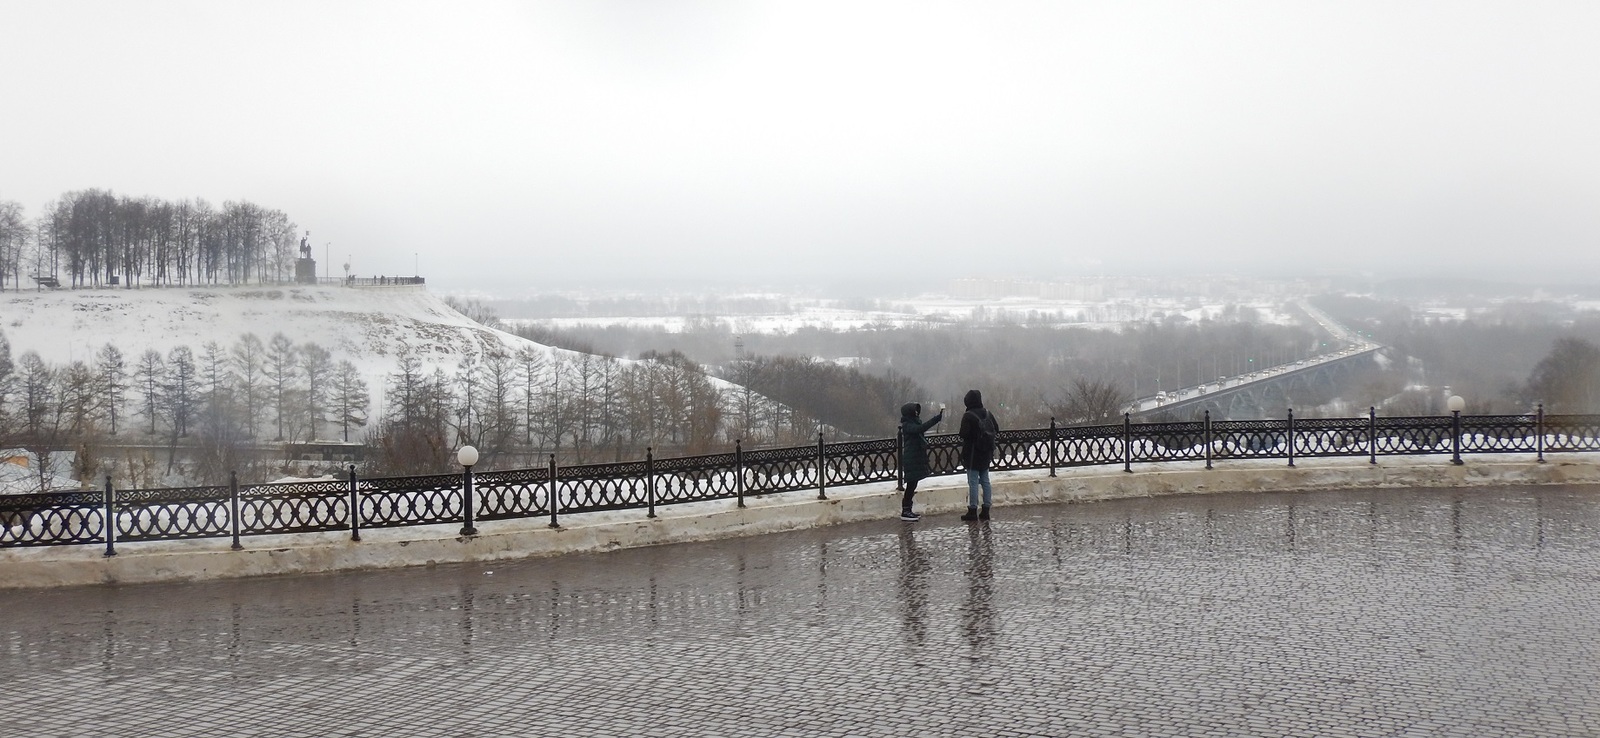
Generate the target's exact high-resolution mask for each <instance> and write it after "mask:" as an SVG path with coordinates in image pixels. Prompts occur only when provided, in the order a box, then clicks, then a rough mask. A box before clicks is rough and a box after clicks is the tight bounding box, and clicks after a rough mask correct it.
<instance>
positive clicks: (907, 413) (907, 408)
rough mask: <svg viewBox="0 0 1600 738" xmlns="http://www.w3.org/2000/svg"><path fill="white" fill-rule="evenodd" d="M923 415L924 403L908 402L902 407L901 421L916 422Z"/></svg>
mask: <svg viewBox="0 0 1600 738" xmlns="http://www.w3.org/2000/svg"><path fill="white" fill-rule="evenodd" d="M921 414H922V403H920V402H908V403H906V404H904V405H901V406H900V419H901V420H916V419H917V416H918V415H921Z"/></svg>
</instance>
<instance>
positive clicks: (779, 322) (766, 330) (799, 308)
mask: <svg viewBox="0 0 1600 738" xmlns="http://www.w3.org/2000/svg"><path fill="white" fill-rule="evenodd" d="M791 304H793V305H794V309H793V310H791V311H789V312H786V313H774V314H763V315H729V316H715V315H712V316H708V315H695V316H682V315H676V316H673V315H656V316H652V315H635V316H624V317H610V316H606V317H599V316H596V317H576V318H521V319H508V320H506V321H505V322H507V323H509V324H538V325H548V326H551V327H554V328H576V327H606V326H623V327H628V328H639V329H658V330H664V331H667V332H669V333H678V332H682V331H684V330H688V329H692V328H700V327H706V326H707V325H708V324H715V325H719V326H721V327H726V328H727V329H729V330H731V331H733V332H735V333H741V334H758V333H761V334H778V335H781V334H787V333H794V332H796V331H799V330H802V329H816V330H834V331H848V330H855V329H860V328H867V327H894V328H904V327H919V326H920V327H934V326H941V325H950V324H953V323H958V322H963V321H995V320H1006V321H1013V322H1019V323H1020V322H1042V323H1048V324H1051V325H1058V326H1079V327H1092V328H1106V329H1115V328H1118V327H1121V326H1123V325H1126V324H1128V323H1138V322H1146V321H1151V320H1162V319H1165V318H1167V317H1168V316H1171V315H1182V316H1183V317H1184V318H1187V319H1188V320H1191V321H1200V320H1207V319H1212V320H1214V319H1218V318H1220V316H1221V315H1222V313H1223V309H1224V307H1225V306H1224V305H1223V304H1221V303H1215V304H1195V303H1194V302H1193V301H1182V300H1162V299H1156V298H1152V299H1144V300H1116V301H1104V302H1085V301H1080V300H1046V299H1038V298H954V297H944V296H938V295H925V296H921V297H917V298H912V299H909V300H901V301H897V303H896V304H897V305H900V306H902V307H904V308H907V309H908V310H909V311H910V312H891V311H883V310H855V309H849V308H845V307H840V306H839V305H838V304H837V303H836V302H835V301H829V300H815V301H810V302H807V301H804V300H799V299H793V300H791ZM1241 307H1247V308H1251V309H1254V310H1255V311H1256V318H1257V320H1258V321H1259V322H1263V323H1277V324H1289V323H1292V322H1294V321H1295V318H1294V317H1292V316H1291V315H1290V314H1289V313H1287V312H1285V306H1283V305H1281V304H1278V303H1266V302H1263V303H1260V304H1250V305H1242V306H1241Z"/></svg>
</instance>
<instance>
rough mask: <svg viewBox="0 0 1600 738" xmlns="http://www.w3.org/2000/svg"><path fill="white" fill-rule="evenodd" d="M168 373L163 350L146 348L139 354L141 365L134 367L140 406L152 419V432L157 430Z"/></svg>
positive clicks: (147, 416) (145, 414)
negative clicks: (163, 385) (163, 389)
mask: <svg viewBox="0 0 1600 738" xmlns="http://www.w3.org/2000/svg"><path fill="white" fill-rule="evenodd" d="M166 375H167V362H166V360H165V359H162V358H161V352H159V351H156V350H155V349H146V350H145V352H144V353H143V354H141V355H140V356H139V365H138V366H137V367H136V368H135V369H134V381H135V382H137V383H138V385H139V397H140V407H141V408H142V410H143V414H144V416H145V417H146V418H148V419H149V420H150V433H151V434H152V435H154V434H155V432H156V421H157V420H158V419H159V418H160V417H161V409H162V407H164V403H163V401H162V397H163V391H162V383H163V382H164V381H165V379H166Z"/></svg>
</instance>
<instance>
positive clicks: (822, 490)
mask: <svg viewBox="0 0 1600 738" xmlns="http://www.w3.org/2000/svg"><path fill="white" fill-rule="evenodd" d="M827 454H828V452H827V450H826V448H825V447H824V446H823V445H822V431H817V499H819V500H826V499H828V459H827Z"/></svg>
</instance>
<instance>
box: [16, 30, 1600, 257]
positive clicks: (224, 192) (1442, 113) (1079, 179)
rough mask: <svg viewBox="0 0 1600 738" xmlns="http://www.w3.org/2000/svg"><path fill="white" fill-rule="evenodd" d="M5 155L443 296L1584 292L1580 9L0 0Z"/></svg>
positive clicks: (1595, 251) (39, 181)
mask: <svg viewBox="0 0 1600 738" xmlns="http://www.w3.org/2000/svg"><path fill="white" fill-rule="evenodd" d="M0 147H3V149H0V150H3V151H4V154H3V163H0V199H6V200H16V201H18V202H21V203H22V204H23V205H24V206H25V207H26V208H27V210H28V212H29V214H30V215H37V214H38V213H39V209H40V207H41V206H42V205H43V204H44V203H45V202H46V201H48V200H49V199H51V198H53V197H56V196H59V195H60V194H61V193H63V192H66V191H68V190H75V189H83V188H90V187H98V188H107V189H111V190H113V191H115V192H117V193H119V194H126V195H153V196H158V197H163V198H169V199H177V198H185V197H196V196H199V197H204V198H207V199H209V200H212V201H213V202H221V201H224V200H228V199H247V200H250V201H253V202H256V203H258V204H260V205H263V206H267V207H272V208H277V209H280V210H283V211H285V212H287V213H288V214H289V215H290V216H291V217H292V218H293V219H294V220H295V221H296V222H298V223H299V224H300V225H301V227H302V228H303V229H309V230H310V231H311V232H312V240H313V241H314V242H315V243H316V244H317V245H318V248H317V257H318V258H319V259H322V254H323V250H324V249H323V244H325V243H327V242H331V243H332V245H331V246H330V247H328V249H329V250H330V252H331V253H332V254H333V259H332V261H333V262H334V263H335V264H338V263H341V262H343V261H344V260H345V258H347V257H348V258H350V259H352V260H353V262H354V264H353V269H354V271H356V272H357V273H359V274H377V273H390V274H393V273H399V272H404V273H410V272H411V271H412V269H413V259H416V260H417V261H419V262H420V266H421V271H422V273H423V274H424V275H425V276H430V277H431V278H433V280H434V281H435V283H437V284H441V285H445V286H448V287H451V288H457V289H460V288H464V287H466V286H467V285H468V284H469V283H470V282H472V281H473V280H479V279H481V280H482V281H484V282H485V283H486V284H489V285H491V286H492V287H496V288H499V287H500V286H501V285H509V284H514V283H517V282H530V283H537V284H541V285H549V284H553V283H559V282H560V281H561V280H574V281H583V282H590V283H592V282H595V281H597V280H599V279H600V278H602V277H604V276H605V275H611V274H615V275H620V276H622V277H625V278H628V279H631V280H635V281H639V280H652V279H654V280H659V281H660V284H662V285H663V286H665V285H667V284H671V283H675V282H683V281H686V280H689V279H693V278H696V277H705V278H712V279H718V280H726V281H728V282H730V283H734V284H737V283H740V282H760V281H765V280H771V279H776V278H782V277H785V276H793V277H796V278H801V279H806V278H821V277H828V276H834V275H837V276H843V277H853V278H859V277H867V278H869V279H871V278H876V279H881V280H884V281H886V282H888V281H911V282H918V283H928V284H940V285H942V282H943V280H944V279H945V278H948V277H955V276H960V275H969V274H970V275H979V274H981V275H1017V276H1041V277H1069V276H1072V275H1074V274H1081V273H1095V272H1102V271H1107V270H1114V271H1128V270H1133V269H1139V268H1149V269H1159V270H1162V271H1164V272H1167V273H1170V272H1172V271H1173V270H1192V271H1230V270H1251V271H1262V270H1265V271H1274V272H1278V273H1298V272H1313V271H1328V270H1338V271H1344V272H1355V271H1362V270H1369V271H1373V270H1376V271H1389V272H1394V271H1410V272H1414V273H1419V274H1427V275H1436V274H1475V275H1482V276H1502V275H1508V274H1509V275H1519V276H1527V277H1535V276H1539V275H1548V276H1550V277H1552V278H1556V279H1580V280H1584V281H1596V280H1597V277H1596V275H1597V271H1596V269H1597V267H1600V3H1597V2H1592V1H1589V0H1573V1H1570V2H1534V1H1529V0H1520V1H1518V2H1471V1H1464V0H1452V1H1449V2H1403V1H1401V2H1396V1H1395V0H1386V1H1383V2H1352V1H1351V0H1339V1H1337V2H1278V1H1263V2H1192V1H1180V2H1131V1H1126V0H1122V1H1116V2H1071V1H1070V0H1063V1H1060V2H1037V3H1034V2H1026V3H1024V2H981V3H980V2H968V3H939V2H928V1H927V0H919V1H917V2H905V3H877V2H861V1H859V0H851V1H850V2H837V3H835V2H818V1H816V0H808V1H805V2H785V3H774V2H753V1H743V2H672V1H668V0H629V1H623V0H583V1H578V2H518V3H508V2H460V1H456V2H449V3H419V2H371V3H365V2H360V3H358V2H277V1H275V2H249V3H227V2H216V1H214V0H207V1H205V2H165V1H163V2H62V1H60V0H50V1H48V2H46V1H42V0H41V1H34V2H29V1H18V0H0ZM334 273H335V274H338V273H339V271H338V267H337V266H334Z"/></svg>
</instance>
